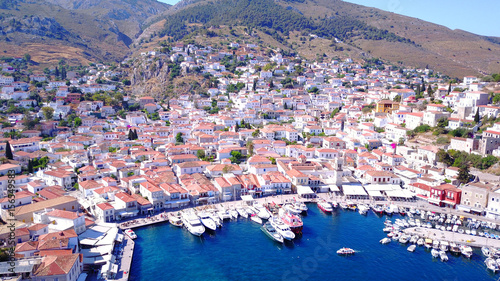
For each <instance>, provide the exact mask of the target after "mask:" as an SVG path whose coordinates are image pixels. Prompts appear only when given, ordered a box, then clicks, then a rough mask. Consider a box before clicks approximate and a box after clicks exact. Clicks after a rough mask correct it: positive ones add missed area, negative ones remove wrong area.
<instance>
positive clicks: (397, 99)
mask: <svg viewBox="0 0 500 281" xmlns="http://www.w3.org/2000/svg"><path fill="white" fill-rule="evenodd" d="M393 101H395V102H401V96H400V95H397V96H395V97H394V99H393Z"/></svg>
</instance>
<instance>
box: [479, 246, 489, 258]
mask: <svg viewBox="0 0 500 281" xmlns="http://www.w3.org/2000/svg"><path fill="white" fill-rule="evenodd" d="M481 252H482V253H483V255H485V256H486V257H489V256H490V254H491V252H490V248H488V247H486V246H483V247H481Z"/></svg>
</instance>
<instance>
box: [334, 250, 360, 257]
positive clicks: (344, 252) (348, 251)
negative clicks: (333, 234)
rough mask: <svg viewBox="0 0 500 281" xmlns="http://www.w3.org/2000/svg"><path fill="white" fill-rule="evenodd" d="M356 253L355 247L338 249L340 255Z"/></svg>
mask: <svg viewBox="0 0 500 281" xmlns="http://www.w3.org/2000/svg"><path fill="white" fill-rule="evenodd" d="M354 253H356V251H354V250H353V249H351V248H341V249H339V250H338V251H337V254H339V255H344V256H346V255H354Z"/></svg>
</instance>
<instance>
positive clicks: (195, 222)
mask: <svg viewBox="0 0 500 281" xmlns="http://www.w3.org/2000/svg"><path fill="white" fill-rule="evenodd" d="M182 223H183V224H184V227H186V229H187V230H188V231H189V232H190V233H191V234H193V235H194V236H201V235H202V234H203V233H204V232H205V227H204V226H203V224H202V223H201V221H200V218H199V217H198V216H197V215H195V214H194V213H192V212H185V213H182Z"/></svg>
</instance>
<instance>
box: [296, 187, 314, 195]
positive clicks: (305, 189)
mask: <svg viewBox="0 0 500 281" xmlns="http://www.w3.org/2000/svg"><path fill="white" fill-rule="evenodd" d="M297 194H299V195H301V196H302V195H310V194H314V191H312V189H311V188H310V187H309V186H305V185H298V186H297Z"/></svg>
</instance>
